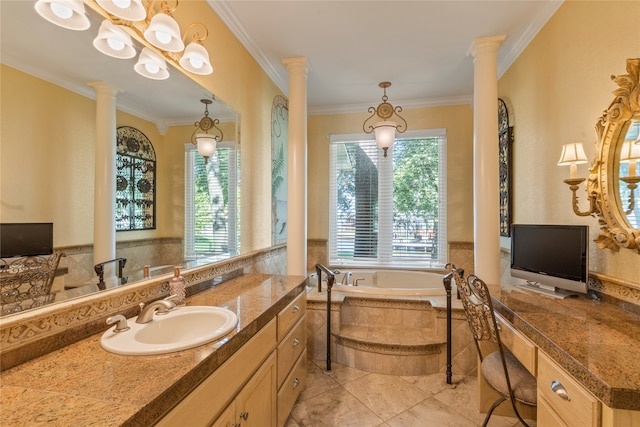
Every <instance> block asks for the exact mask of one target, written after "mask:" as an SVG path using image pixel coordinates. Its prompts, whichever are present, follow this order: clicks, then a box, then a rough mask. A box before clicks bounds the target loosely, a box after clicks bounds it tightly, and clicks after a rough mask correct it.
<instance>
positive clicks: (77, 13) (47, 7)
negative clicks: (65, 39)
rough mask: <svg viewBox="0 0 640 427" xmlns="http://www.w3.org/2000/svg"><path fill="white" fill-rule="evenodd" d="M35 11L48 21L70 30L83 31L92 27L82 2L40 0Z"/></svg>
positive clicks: (75, 0)
mask: <svg viewBox="0 0 640 427" xmlns="http://www.w3.org/2000/svg"><path fill="white" fill-rule="evenodd" d="M35 9H36V12H38V14H39V15H40V16H42V17H43V18H44V19H46V20H47V21H49V22H51V23H52V24H56V25H58V26H60V27H62V28H66V29H68V30H76V31H83V30H86V29H87V28H89V26H90V25H91V24H90V23H89V18H88V17H87V15H86V14H85V11H84V3H83V2H82V0H38V1H37V2H36V5H35Z"/></svg>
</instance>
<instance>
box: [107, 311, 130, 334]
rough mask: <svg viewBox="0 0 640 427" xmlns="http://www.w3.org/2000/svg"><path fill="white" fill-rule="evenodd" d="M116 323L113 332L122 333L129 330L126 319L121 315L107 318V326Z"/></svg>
mask: <svg viewBox="0 0 640 427" xmlns="http://www.w3.org/2000/svg"><path fill="white" fill-rule="evenodd" d="M114 323H116V328H115V329H114V330H113V332H116V333H117V332H124V331H128V330H129V329H131V328H130V327H129V325H127V318H126V317H124V316H123V315H122V314H116V315H115V316H111V317H107V325H113V324H114Z"/></svg>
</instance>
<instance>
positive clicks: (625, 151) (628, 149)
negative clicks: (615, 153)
mask: <svg viewBox="0 0 640 427" xmlns="http://www.w3.org/2000/svg"><path fill="white" fill-rule="evenodd" d="M638 161H640V138H638V139H637V140H635V141H634V140H633V139H631V140H627V141H624V142H623V143H622V148H621V150H620V163H628V164H629V175H627V176H621V177H620V180H621V181H623V182H624V183H626V184H627V188H628V189H629V206H628V207H627V210H626V211H625V214H626V215H629V214H630V213H631V212H633V210H634V208H635V194H634V193H635V189H636V188H638V183H639V182H640V176H637V175H636V163H637V162H638Z"/></svg>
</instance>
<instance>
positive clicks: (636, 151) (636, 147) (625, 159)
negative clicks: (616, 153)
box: [620, 141, 640, 163]
mask: <svg viewBox="0 0 640 427" xmlns="http://www.w3.org/2000/svg"><path fill="white" fill-rule="evenodd" d="M638 160H640V144H636V143H635V141H625V142H623V143H622V148H621V150H620V163H629V162H634V163H635V162H637V161H638Z"/></svg>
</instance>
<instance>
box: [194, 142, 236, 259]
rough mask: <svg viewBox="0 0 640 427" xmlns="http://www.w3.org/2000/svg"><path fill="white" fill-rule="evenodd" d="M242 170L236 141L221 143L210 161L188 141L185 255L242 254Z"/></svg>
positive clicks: (216, 255) (215, 256) (219, 256)
mask: <svg viewBox="0 0 640 427" xmlns="http://www.w3.org/2000/svg"><path fill="white" fill-rule="evenodd" d="M238 171H239V165H238V160H237V153H236V149H235V144H234V143H233V142H226V141H225V142H222V143H218V147H217V148H216V152H215V154H214V155H213V156H212V157H210V158H209V161H208V162H207V163H205V161H204V158H203V157H202V156H201V155H200V154H198V152H197V150H196V147H195V145H193V144H185V233H184V234H185V239H184V251H185V253H184V255H185V259H196V258H205V257H206V258H212V257H213V258H216V259H222V258H228V257H230V256H233V255H236V254H238V252H239V242H240V231H239V227H238V222H239V213H238V206H239V204H238V201H239V197H238V188H239V173H238Z"/></svg>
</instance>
